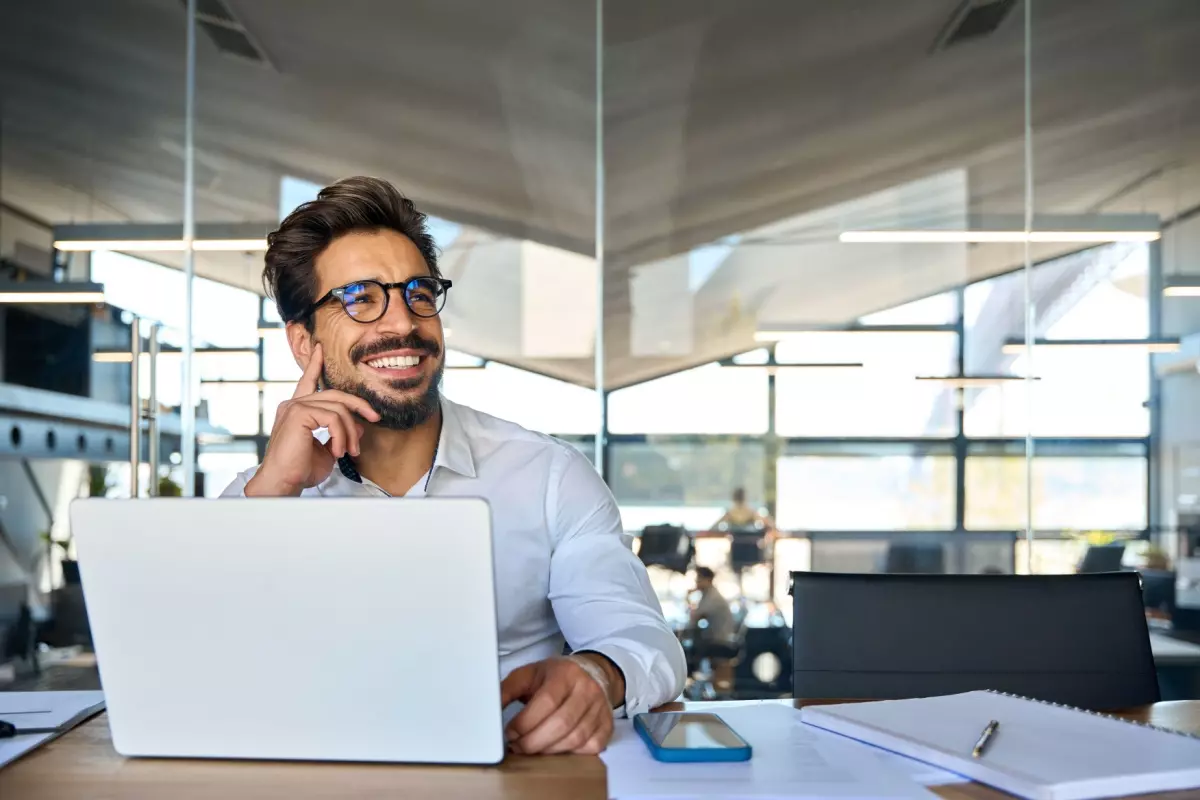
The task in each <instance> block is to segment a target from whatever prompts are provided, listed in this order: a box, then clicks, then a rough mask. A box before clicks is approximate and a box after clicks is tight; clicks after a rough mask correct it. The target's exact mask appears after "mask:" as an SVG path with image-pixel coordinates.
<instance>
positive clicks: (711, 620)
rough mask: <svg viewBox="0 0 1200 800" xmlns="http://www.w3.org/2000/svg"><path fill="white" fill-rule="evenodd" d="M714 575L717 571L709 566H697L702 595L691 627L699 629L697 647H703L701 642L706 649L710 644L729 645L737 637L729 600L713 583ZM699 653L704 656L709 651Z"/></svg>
mask: <svg viewBox="0 0 1200 800" xmlns="http://www.w3.org/2000/svg"><path fill="white" fill-rule="evenodd" d="M714 577H716V575H715V573H713V571H712V570H711V569H709V568H708V567H697V568H696V591H697V592H699V593H700V597H699V599H697V600H696V606H695V608H693V609H692V614H691V627H693V628H696V629H697V636H696V643H697V649H702V648H701V644H703V645H704V648H705V649H707V648H708V646H710V645H722V646H724V645H728V644H729V643H730V642H732V641H734V639H736V638H737V623H735V622H734V620H733V612H732V611H731V610H730V609H729V601H728V600H726V599H725V596H724V595H722V594H721V590H720V589H718V588H717V587H716V586H714V585H713V578H714ZM702 620H703V621H704V622H705V625H704V627H703V628H701V627H700V622H701V621H702ZM698 655H699V657H701V658H703V657H704V655H707V653H705V654H698Z"/></svg>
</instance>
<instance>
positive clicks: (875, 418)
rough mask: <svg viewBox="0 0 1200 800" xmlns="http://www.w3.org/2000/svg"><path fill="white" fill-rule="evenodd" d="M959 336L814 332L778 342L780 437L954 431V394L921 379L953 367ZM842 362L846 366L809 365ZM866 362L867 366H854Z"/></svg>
mask: <svg viewBox="0 0 1200 800" xmlns="http://www.w3.org/2000/svg"><path fill="white" fill-rule="evenodd" d="M957 340H958V337H957V336H955V334H953V333H941V332H920V331H918V332H896V331H856V332H813V333H804V334H798V335H794V336H792V337H790V338H788V339H786V340H784V341H781V342H779V344H778V345H777V346H776V349H775V357H776V359H777V360H778V361H779V362H780V363H781V364H804V365H806V366H803V367H791V368H788V367H781V368H780V369H779V372H778V375H777V376H776V379H775V380H776V384H775V386H776V390H775V391H776V400H775V425H776V431H777V432H778V433H779V434H780V435H781V436H807V437H822V436H844V437H867V436H889V437H892V436H897V437H898V436H905V437H923V436H949V435H953V433H954V429H955V424H956V423H955V407H954V398H953V392H952V390H950V389H947V388H946V386H945V385H944V384H941V383H937V382H933V381H921V380H917V378H918V377H929V376H945V375H952V374H954V372H955V366H954V364H955V359H956V357H957V356H956V353H957ZM821 364H840V365H841V366H837V367H832V366H811V365H821ZM854 365H861V366H854Z"/></svg>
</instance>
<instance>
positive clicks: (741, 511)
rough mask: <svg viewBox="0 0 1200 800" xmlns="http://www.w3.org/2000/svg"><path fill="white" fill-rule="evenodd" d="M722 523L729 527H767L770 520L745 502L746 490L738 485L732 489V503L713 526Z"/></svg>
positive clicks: (719, 525)
mask: <svg viewBox="0 0 1200 800" xmlns="http://www.w3.org/2000/svg"><path fill="white" fill-rule="evenodd" d="M722 525H727V526H729V527H730V528H751V527H755V526H761V527H763V528H768V529H769V528H770V527H771V520H770V519H769V518H768V517H766V516H765V515H763V514H762V513H761V512H759V511H758V510H756V509H754V508H752V507H751V506H750V505H749V504H747V503H746V490H745V489H743V488H741V487H740V486H739V487H738V488H737V489H734V490H733V505H731V506H730V507H729V510H728V511H726V512H725V514H724V515H723V516H722V517H721V518H720V519H719V520H717V522H716V524H715V525H713V528H714V529H716V528H720V527H721V526H722Z"/></svg>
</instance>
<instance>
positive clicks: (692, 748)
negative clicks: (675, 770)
mask: <svg viewBox="0 0 1200 800" xmlns="http://www.w3.org/2000/svg"><path fill="white" fill-rule="evenodd" d="M633 728H634V730H636V731H637V732H638V735H639V736H641V737H642V740H643V741H645V742H646V746H647V747H649V748H650V754H651V755H652V756H654V757H655V758H656V759H658V760H659V761H675V762H679V761H749V760H750V752H751V751H750V744H749V742H747V741H746V740H745V739H743V738H742V737H740V736H738V735H737V734H736V733H734V731H733V728H731V727H729V726H728V725H726V724H725V720H723V719H721V718H720V717H718V716H717V715H716V714H698V713H693V712H688V711H663V712H659V713H657V714H638V715H636V716H635V717H634V718H633Z"/></svg>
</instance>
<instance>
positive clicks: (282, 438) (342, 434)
mask: <svg viewBox="0 0 1200 800" xmlns="http://www.w3.org/2000/svg"><path fill="white" fill-rule="evenodd" d="M323 363H324V361H323V358H322V353H321V345H319V344H318V345H317V346H316V347H314V348H313V352H312V357H311V358H310V359H309V361H308V367H307V368H306V369H305V370H304V375H303V376H302V377H301V378H300V382H299V383H297V384H296V393H295V394H293V395H292V399H291V400H287V401H285V402H283V403H280V404H279V410H278V411H277V412H275V425H274V427H273V428H272V429H271V441H270V442H269V443H268V444H267V455H266V457H265V458H264V459H263V463H262V465H261V466H260V467H259V468H258V471H257V472H256V473H254V477H253V478H251V479H250V482H249V483H247V484H246V496H247V497H296V496H297V495H299V494H300V493H301V492H302V491H304V490H305V489H308V488H309V487H312V486H316V485H317V484H319V483H320V482H321V481H323V480H325V479H326V478H328V477H329V473H331V472H333V466H334V464H335V463H336V462H337V459H339V458H341V457H342V456H344V455H345V454H347V453H349V454H350V455H352V456H356V455H358V452H359V450H358V443H359V440H360V439H361V438H362V435H363V428H362V426H361V425H359V424H358V423H357V422H355V420H354V414H358V415H359V416H360V417H362V418H363V419H365V420H369V421H371V422H378V421H379V415H378V414H377V413H375V409H373V408H371V405H370V404H369V403H368V402H367V401H366V400H363V399H362V398H361V397H355V396H354V395H352V394H347V393H345V392H339V391H337V390H326V391H323V392H319V393H318V392H317V381H318V379H319V378H320V377H321V367H322V365H323ZM318 428H325V429H326V430H328V431H329V441H328V442H327V443H325V444H321V443H320V442H319V441H317V440H316V439H314V438H313V431H315V430H317V429H318Z"/></svg>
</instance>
